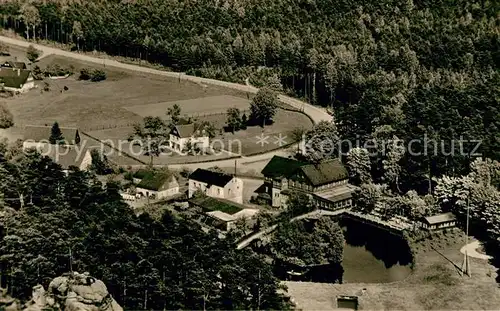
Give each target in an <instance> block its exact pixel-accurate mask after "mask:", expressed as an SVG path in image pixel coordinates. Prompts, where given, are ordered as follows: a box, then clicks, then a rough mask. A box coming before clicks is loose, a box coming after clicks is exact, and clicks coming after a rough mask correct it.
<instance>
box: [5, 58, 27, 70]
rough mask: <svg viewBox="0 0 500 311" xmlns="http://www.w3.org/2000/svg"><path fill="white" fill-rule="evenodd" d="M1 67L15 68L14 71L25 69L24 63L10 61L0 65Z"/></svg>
mask: <svg viewBox="0 0 500 311" xmlns="http://www.w3.org/2000/svg"><path fill="white" fill-rule="evenodd" d="M1 67H7V68H16V69H26V68H27V67H26V63H24V62H16V61H12V60H8V61H6V62H5V63H3V64H2V66H1Z"/></svg>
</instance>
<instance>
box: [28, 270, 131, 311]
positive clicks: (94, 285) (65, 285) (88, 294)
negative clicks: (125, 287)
mask: <svg viewBox="0 0 500 311" xmlns="http://www.w3.org/2000/svg"><path fill="white" fill-rule="evenodd" d="M48 308H49V309H55V310H64V311H123V308H122V307H120V305H118V303H117V302H116V301H115V300H114V299H113V297H111V295H110V294H109V292H108V290H107V288H106V285H104V283H103V282H102V281H100V280H97V279H95V278H93V277H91V276H89V274H88V273H83V274H80V273H78V272H73V273H68V274H65V275H62V276H59V277H56V278H55V279H53V280H52V282H50V284H49V287H48V289H47V291H45V289H44V288H43V286H42V285H37V286H35V287H33V297H32V299H31V300H30V301H29V302H28V303H27V304H26V305H25V308H24V309H23V311H42V310H44V309H48Z"/></svg>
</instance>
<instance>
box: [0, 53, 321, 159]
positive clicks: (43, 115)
mask: <svg viewBox="0 0 500 311" xmlns="http://www.w3.org/2000/svg"><path fill="white" fill-rule="evenodd" d="M23 53H24V51H21V50H20V52H19V54H20V55H21V54H23ZM53 64H59V65H60V66H65V67H69V66H71V67H72V68H73V70H74V72H75V74H74V76H71V77H69V78H67V79H62V80H46V81H37V85H38V89H34V90H31V91H30V92H28V93H26V94H22V95H19V96H15V97H13V98H4V99H0V102H3V103H4V104H5V105H6V106H7V107H8V109H9V110H10V111H11V112H12V114H13V115H14V121H15V123H16V126H18V127H22V126H25V125H51V124H53V122H55V121H57V122H59V124H60V126H63V127H78V128H79V129H81V130H82V131H84V132H87V133H89V134H90V135H91V136H93V137H96V138H98V139H101V140H108V139H111V140H116V141H118V140H126V139H127V138H128V137H129V135H130V134H131V133H132V125H133V124H136V123H137V122H140V121H142V118H143V117H144V116H149V115H151V116H159V117H162V118H166V115H165V113H166V110H167V108H168V107H171V106H173V105H174V104H178V105H179V106H180V107H181V114H182V115H190V116H194V117H196V118H197V119H198V121H208V122H210V123H212V124H213V125H214V126H215V127H216V128H217V129H218V136H217V137H215V139H216V140H217V141H218V142H217V143H215V144H214V146H215V147H221V148H222V149H224V150H228V151H230V152H225V153H223V154H220V155H204V156H196V157H195V156H192V157H183V156H181V155H178V154H175V153H174V154H172V155H169V156H168V157H163V158H161V159H158V158H157V159H155V163H156V164H177V163H189V162H197V161H208V160H218V159H225V158H228V157H232V156H234V155H235V154H243V155H251V154H256V153H262V152H266V151H270V150H273V149H276V148H278V147H279V144H277V143H276V144H275V140H276V138H275V137H279V136H280V134H281V137H282V138H283V143H285V144H286V143H291V142H292V140H291V136H290V132H291V131H292V130H293V129H294V128H295V127H297V126H302V127H304V128H310V127H311V126H312V122H311V121H310V120H309V118H308V117H307V116H305V115H304V114H301V113H298V112H293V111H287V110H283V109H279V110H278V112H277V114H276V116H275V118H274V119H275V123H274V124H272V125H268V126H266V127H265V128H264V129H262V128H260V127H258V126H254V127H249V128H248V129H247V130H244V131H238V132H236V133H235V134H232V133H223V132H222V131H221V129H222V128H223V127H224V126H225V125H226V115H225V113H224V112H225V111H226V110H227V108H229V107H236V108H239V109H240V110H241V111H244V110H246V109H248V107H249V99H251V98H252V97H253V96H252V95H248V94H247V93H245V92H242V91H235V90H231V89H228V88H224V87H219V86H212V85H200V84H198V83H194V82H190V81H184V80H179V79H175V78H169V77H161V76H156V75H148V74H145V73H136V72H132V71H127V70H120V69H115V68H110V67H109V66H108V67H106V66H105V60H103V64H102V65H99V64H91V63H85V62H82V61H75V60H72V59H69V58H65V57H62V56H55V55H48V56H46V57H44V58H42V59H41V60H40V61H39V62H38V63H37V65H38V66H40V68H42V69H43V68H45V67H46V66H48V65H53ZM89 67H90V68H100V69H103V70H105V71H106V73H107V76H108V79H107V80H105V81H101V82H97V83H95V82H90V81H79V80H77V77H78V75H79V71H80V69H82V68H89ZM45 82H47V83H48V84H49V85H50V91H48V92H45V91H43V92H42V91H41V89H42V88H43V84H44V83H45ZM64 87H67V88H68V90H67V91H64V90H63V89H64ZM261 134H263V135H265V136H269V139H268V141H267V142H266V143H264V144H263V145H262V144H261V145H259V144H257V136H259V135H261ZM116 145H117V144H116ZM125 145H126V143H125ZM240 145H241V147H240ZM124 147H125V149H126V150H128V149H130V148H129V147H128V146H124ZM132 149H133V148H132ZM140 160H142V161H144V162H149V158H148V157H144V156H142V157H140ZM134 164H136V163H130V165H134Z"/></svg>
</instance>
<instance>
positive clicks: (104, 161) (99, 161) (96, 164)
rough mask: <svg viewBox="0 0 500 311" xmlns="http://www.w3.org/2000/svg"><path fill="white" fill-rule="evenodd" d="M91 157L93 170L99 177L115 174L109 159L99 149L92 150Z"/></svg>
mask: <svg viewBox="0 0 500 311" xmlns="http://www.w3.org/2000/svg"><path fill="white" fill-rule="evenodd" d="M90 156H91V157H92V165H91V169H92V170H93V171H94V172H95V173H96V174H97V175H107V174H111V173H112V172H113V169H112V168H111V165H110V163H109V160H108V157H107V156H106V155H105V154H104V153H102V152H101V151H99V150H98V149H92V151H90Z"/></svg>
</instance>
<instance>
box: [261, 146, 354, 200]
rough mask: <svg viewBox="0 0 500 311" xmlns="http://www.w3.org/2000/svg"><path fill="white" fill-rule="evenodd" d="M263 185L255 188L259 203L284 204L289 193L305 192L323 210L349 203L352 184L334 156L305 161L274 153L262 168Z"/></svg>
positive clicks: (352, 190) (344, 169) (352, 188)
mask: <svg viewBox="0 0 500 311" xmlns="http://www.w3.org/2000/svg"><path fill="white" fill-rule="evenodd" d="M261 173H262V175H264V178H265V180H264V184H263V185H262V186H261V187H259V188H258V189H257V191H256V193H257V199H258V201H260V202H261V203H264V204H267V205H270V206H273V207H285V206H286V201H287V200H288V197H289V194H290V193H291V192H302V193H305V194H308V195H309V196H310V197H311V198H312V200H313V203H314V204H315V205H316V206H317V207H319V208H323V209H337V208H344V207H350V206H352V193H353V192H354V191H355V190H356V187H354V186H352V185H350V184H349V183H348V180H349V174H348V172H347V169H346V168H345V167H344V165H343V164H342V163H341V162H340V161H339V160H337V159H332V160H327V161H324V162H321V163H306V162H302V161H298V160H295V159H291V158H284V157H280V156H274V157H273V158H272V159H271V160H270V161H269V163H268V164H267V165H266V166H265V167H264V169H263V170H262V172H261Z"/></svg>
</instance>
